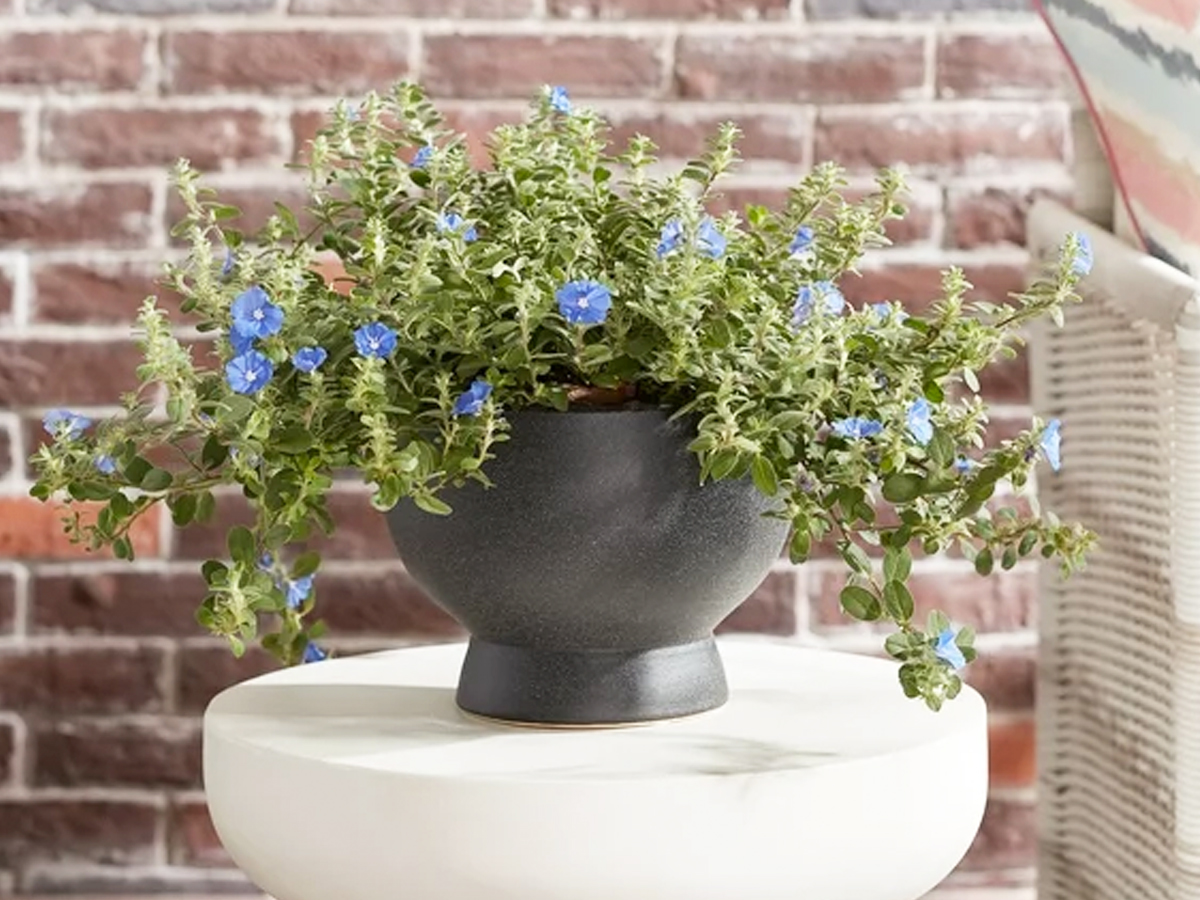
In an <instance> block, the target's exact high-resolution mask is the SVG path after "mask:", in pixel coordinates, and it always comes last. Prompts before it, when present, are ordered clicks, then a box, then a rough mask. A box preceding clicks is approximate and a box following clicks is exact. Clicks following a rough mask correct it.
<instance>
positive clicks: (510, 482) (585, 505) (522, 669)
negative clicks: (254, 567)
mask: <svg viewBox="0 0 1200 900" xmlns="http://www.w3.org/2000/svg"><path fill="white" fill-rule="evenodd" d="M508 418H509V421H510V423H511V426H512V430H511V436H510V440H508V441H506V442H504V443H501V444H499V445H497V447H496V458H495V459H493V460H490V461H489V462H488V463H487V464H486V468H487V474H488V476H489V478H491V480H492V481H493V483H494V485H495V486H494V487H492V488H489V489H485V488H483V487H482V486H480V485H478V484H476V483H470V484H468V485H466V486H464V487H462V488H455V489H451V490H448V491H446V492H445V493H444V494H442V495H441V496H442V497H443V499H445V500H446V501H447V502H448V503H449V504H450V505H451V506H452V507H453V509H454V512H453V513H452V514H451V515H449V516H434V515H430V514H428V513H424V512H422V511H420V510H419V509H417V508H416V507H415V506H414V505H413V504H412V502H411V501H407V500H406V501H404V502H403V503H402V504H401V505H399V506H397V507H396V508H395V509H394V510H392V512H390V513H389V514H388V526H389V528H390V529H391V533H392V538H393V539H394V541H395V543H396V548H397V550H398V551H399V553H400V556H401V557H402V559H403V560H404V563H405V566H406V567H407V568H408V570H409V572H410V573H411V574H412V576H413V578H414V579H415V580H416V581H417V582H418V583H419V584H420V585H421V586H422V587H423V588H424V589H425V591H426V592H427V593H428V594H429V595H430V597H432V598H433V600H434V601H435V602H436V603H438V604H439V605H440V606H441V607H443V608H444V609H445V610H446V611H447V612H449V613H450V614H451V615H452V616H454V617H455V618H456V619H457V620H458V621H459V622H460V623H461V624H462V625H463V626H464V627H465V628H466V629H467V631H469V632H470V635H471V640H470V643H469V646H468V650H467V655H466V660H465V662H464V664H463V669H462V673H461V677H460V680H459V684H458V693H457V701H458V704H459V706H460V707H461V708H462V709H463V710H465V711H467V712H470V713H475V714H478V715H482V716H488V717H491V718H496V719H503V720H506V721H511V722H522V723H528V724H539V725H565V726H597V725H616V724H632V723H638V722H646V721H651V720H655V719H664V718H674V717H677V716H684V715H689V714H692V713H698V712H702V711H704V710H709V709H713V708H715V707H718V706H720V705H721V704H722V703H724V702H725V700H726V699H727V697H728V688H727V686H726V683H725V673H724V669H723V667H722V665H721V659H720V656H719V655H718V653H717V647H716V644H715V642H714V640H713V629H714V627H715V626H716V625H717V624H718V623H719V622H720V621H721V620H722V619H724V618H725V617H726V616H727V615H728V614H729V613H730V612H732V611H733V610H734V608H735V607H737V606H738V604H740V603H741V602H742V601H743V600H745V599H746V597H748V596H749V595H750V594H751V593H752V592H753V590H754V589H755V588H756V587H757V586H758V585H759V584H760V583H761V582H762V580H763V579H764V578H765V577H766V575H767V572H768V570H769V569H770V567H771V564H772V563H773V562H774V561H775V560H776V559H777V558H778V557H779V555H780V553H781V551H782V547H783V543H784V540H785V539H786V537H787V532H788V525H787V523H785V522H783V521H780V520H779V519H775V518H769V517H766V516H764V515H763V513H764V512H766V511H768V510H769V509H770V508H771V501H770V500H768V499H767V498H765V497H763V496H762V495H761V494H760V493H759V492H758V491H757V490H756V489H755V488H754V486H753V484H751V483H750V481H749V480H748V479H747V480H741V481H721V482H709V483H707V484H705V485H701V484H700V470H699V465H698V463H697V461H696V458H695V456H694V455H693V454H692V453H691V452H689V451H688V450H687V445H688V443H689V442H690V441H691V440H692V438H693V437H694V434H695V433H694V431H693V426H692V425H691V424H690V423H688V422H687V421H686V420H683V419H681V420H677V421H675V422H669V421H668V416H667V414H666V413H665V412H664V411H662V410H659V409H654V408H648V409H645V408H644V409H620V410H612V409H608V410H602V409H596V410H581V411H571V412H566V413H560V412H554V411H550V410H547V411H541V410H530V411H523V412H518V413H514V414H510V415H509V417H508Z"/></svg>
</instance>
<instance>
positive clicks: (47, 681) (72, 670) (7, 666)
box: [0, 646, 164, 834]
mask: <svg viewBox="0 0 1200 900" xmlns="http://www.w3.org/2000/svg"><path fill="white" fill-rule="evenodd" d="M162 671H163V654H162V651H160V650H157V649H154V648H151V647H139V648H95V647H37V646H32V647H30V646H24V647H4V648H0V708H10V709H19V710H21V711H22V712H25V713H48V714H55V713H79V714H89V713H124V712H157V711H159V710H161V709H162V706H163V702H164V700H163V696H162V693H161V691H160V689H159V682H160V679H161V676H162ZM3 833H4V829H3V828H0V834H3Z"/></svg>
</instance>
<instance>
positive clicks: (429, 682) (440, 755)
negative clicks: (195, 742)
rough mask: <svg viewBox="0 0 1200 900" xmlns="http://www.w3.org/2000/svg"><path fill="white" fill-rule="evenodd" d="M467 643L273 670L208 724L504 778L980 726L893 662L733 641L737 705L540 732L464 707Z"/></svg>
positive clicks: (294, 749) (824, 754)
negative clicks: (459, 685)
mask: <svg viewBox="0 0 1200 900" xmlns="http://www.w3.org/2000/svg"><path fill="white" fill-rule="evenodd" d="M464 653H465V644H448V645H436V646H429V647H418V648H408V649H403V650H392V651H386V652H382V653H374V654H369V655H363V656H356V657H346V658H341V659H333V660H328V661H325V662H321V663H316V664H310V665H306V666H300V667H296V668H291V669H285V670H281V671H278V672H273V673H270V674H267V675H264V676H261V677H259V678H255V679H253V680H251V681H249V682H247V683H245V684H242V685H240V686H237V687H234V688H232V689H231V690H230V691H228V692H226V693H225V694H223V695H221V696H220V697H219V698H218V699H217V700H216V701H214V702H213V704H212V706H211V707H210V709H209V711H208V715H207V717H206V718H207V721H206V729H207V730H208V731H209V732H210V733H212V732H219V733H220V734H222V735H226V736H229V737H235V738H236V740H237V741H238V742H239V743H245V744H253V745H255V746H258V747H261V748H262V749H263V750H266V751H268V752H272V753H279V754H285V755H291V756H300V757H307V758H311V759H321V760H327V761H330V762H334V761H336V762H337V763H338V764H339V765H343V766H356V767H361V768H363V769H371V770H376V771H381V772H394V773H398V774H399V773H404V774H408V775H414V776H426V777H432V778H484V779H496V780H521V781H525V780H533V779H538V780H541V779H546V780H557V779H569V780H577V779H585V780H605V781H607V780H611V779H613V778H622V779H626V778H627V779H637V778H670V777H680V776H697V775H704V776H717V775H742V774H750V773H755V772H765V771H770V770H780V769H805V768H811V767H814V766H828V765H840V764H843V763H846V762H851V761H854V760H859V759H864V758H871V757H880V756H886V755H889V754H896V753H900V752H903V751H905V750H909V749H912V748H914V747H917V746H920V745H923V744H932V743H936V742H938V741H940V740H942V739H943V738H945V737H946V736H948V735H951V734H954V733H956V732H961V731H962V730H963V729H964V728H967V729H970V728H973V727H975V726H976V725H977V723H978V721H979V717H980V716H981V715H984V707H983V701H982V699H981V698H980V696H979V695H978V694H977V693H975V692H974V691H972V690H964V691H963V693H962V694H961V695H960V696H959V697H958V698H956V699H955V700H954V701H951V702H949V703H947V704H946V705H945V707H944V708H943V709H942V711H941V712H939V713H933V712H931V711H930V710H928V709H927V708H925V706H924V704H922V703H921V702H919V701H914V700H909V699H908V698H906V697H905V696H904V695H903V693H902V691H901V689H900V684H899V681H898V679H897V676H896V668H897V667H896V665H895V664H893V663H891V662H889V661H886V660H881V659H874V658H870V657H864V656H854V655H850V654H845V653H834V652H828V651H821V650H813V649H807V648H799V647H795V646H787V645H782V644H779V643H775V642H766V641H761V640H758V641H756V640H725V641H722V642H721V656H722V658H723V659H724V661H725V667H726V670H727V673H728V680H729V683H730V699H729V702H728V703H727V704H726V705H725V706H723V707H721V708H720V709H716V710H713V711H710V712H706V713H702V714H700V715H696V716H690V717H687V718H683V719H677V720H672V721H667V722H659V723H653V724H651V725H647V726H635V727H628V728H597V729H537V728H523V727H519V726H508V725H504V724H501V723H497V722H493V721H488V720H482V719H478V718H474V717H472V716H469V715H468V714H466V713H463V712H462V711H461V710H459V709H458V708H457V707H456V706H455V704H454V685H455V683H456V680H457V677H458V669H459V667H460V665H461V663H462V659H463V655H464Z"/></svg>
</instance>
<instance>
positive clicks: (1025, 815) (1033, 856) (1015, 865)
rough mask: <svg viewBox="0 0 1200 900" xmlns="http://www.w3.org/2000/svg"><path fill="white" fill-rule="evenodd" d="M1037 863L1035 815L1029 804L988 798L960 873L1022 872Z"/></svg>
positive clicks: (1031, 803) (1032, 806) (1034, 810)
mask: <svg viewBox="0 0 1200 900" xmlns="http://www.w3.org/2000/svg"><path fill="white" fill-rule="evenodd" d="M1036 862H1037V812H1036V809H1035V807H1034V805H1033V802H1032V801H1028V802H1027V801H1022V800H1001V799H997V798H995V797H989V798H988V804H987V810H986V811H985V812H984V814H983V825H982V826H981V827H980V829H979V834H978V835H977V836H976V838H975V843H974V844H972V845H971V849H970V850H969V851H968V852H967V856H966V858H965V859H964V860H963V862H962V865H961V866H960V869H963V870H980V869H1023V868H1032V867H1033V866H1034V865H1035V864H1036Z"/></svg>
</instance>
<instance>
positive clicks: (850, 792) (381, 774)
mask: <svg viewBox="0 0 1200 900" xmlns="http://www.w3.org/2000/svg"><path fill="white" fill-rule="evenodd" d="M720 645H721V655H722V656H723V658H724V661H725V669H726V671H727V673H728V677H729V684H730V697H729V702H728V703H726V704H725V705H724V706H722V707H720V708H719V709H715V710H712V711H711V712H707V713H703V714H701V715H696V716H691V717H688V718H684V719H679V720H676V721H669V722H658V723H655V724H652V725H649V726H647V727H644V728H629V729H599V730H566V731H564V730H541V729H539V730H534V729H522V728H511V727H505V726H503V725H496V724H493V723H490V722H486V721H481V720H479V719H476V718H472V717H469V716H467V715H464V714H463V712H462V711H461V710H459V709H458V708H457V707H456V705H455V702H454V686H455V684H456V682H457V679H458V674H459V670H460V668H461V666H462V663H463V660H464V656H465V654H466V647H465V645H463V644H451V645H442V646H436V647H422V648H413V649H405V650H397V651H391V652H386V653H378V654H371V655H367V656H360V657H350V658H345V659H335V660H330V661H327V662H321V663H315V664H311V665H307V666H301V667H298V668H294V669H288V670H284V671H280V672H273V673H271V674H269V675H264V676H262V677H260V678H256V679H253V680H251V681H248V682H246V683H245V684H242V685H239V686H236V687H233V688H231V689H229V690H228V691H226V692H224V693H223V694H221V695H220V696H219V697H217V698H216V699H215V700H214V701H213V702H212V704H211V705H210V706H209V708H208V711H207V712H206V714H205V718H204V778H205V786H206V789H207V792H208V803H209V809H210V811H211V813H212V817H213V821H214V823H215V825H216V828H217V832H218V834H219V835H220V837H221V840H222V841H223V843H224V844H225V847H226V849H227V850H228V851H229V853H230V854H231V855H232V857H233V859H234V861H235V862H237V864H238V865H239V866H241V867H242V869H243V870H244V871H245V873H246V874H247V875H248V876H249V877H250V878H251V879H252V880H253V881H254V882H255V883H256V884H257V885H258V886H259V887H260V888H261V889H262V890H264V891H265V892H267V893H268V894H270V895H271V896H273V897H274V898H276V900H330V898H332V897H336V898H338V900H395V898H396V897H398V896H405V897H413V898H419V900H506V898H514V900H515V898H519V900H613V898H614V897H629V898H639V900H730V898H747V900H749V898H753V900H798V898H805V900H916V898H918V897H921V896H922V895H923V894H924V893H926V892H927V891H928V890H930V889H931V888H933V887H934V886H935V885H936V884H937V883H938V882H939V881H940V880H941V879H942V878H943V877H944V876H945V875H946V874H948V873H949V872H950V870H951V869H952V868H953V867H954V865H955V864H956V863H957V862H958V861H959V859H960V858H961V857H962V855H963V854H964V853H965V852H966V850H967V847H968V846H969V845H970V843H971V840H972V838H973V837H974V835H975V832H976V830H977V828H978V826H979V822H980V819H981V817H982V814H983V807H984V802H985V799H986V794H987V715H986V709H985V707H984V703H983V700H982V699H981V698H980V697H979V695H978V694H976V693H975V692H974V691H972V690H970V689H964V690H963V693H962V695H961V696H960V697H959V698H958V699H957V700H955V701H953V702H951V703H948V704H947V705H946V707H945V709H944V710H943V711H942V712H941V713H936V714H935V713H931V712H929V711H928V710H927V709H925V708H924V706H923V705H921V704H919V703H917V702H914V701H910V700H906V699H905V698H904V696H903V694H902V693H901V691H900V688H899V684H898V682H897V680H896V668H895V666H894V665H893V664H892V663H889V662H887V661H884V660H878V659H871V658H866V657H859V656H850V655H846V654H839V653H829V652H823V651H816V650H808V649H802V648H797V647H793V646H785V645H780V644H776V643H773V642H768V641H763V640H726V639H722V640H721V642H720ZM864 847H868V848H870V849H869V852H868V853H867V856H866V857H864V855H863V854H864V850H863V848H864ZM864 860H865V861H864Z"/></svg>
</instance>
